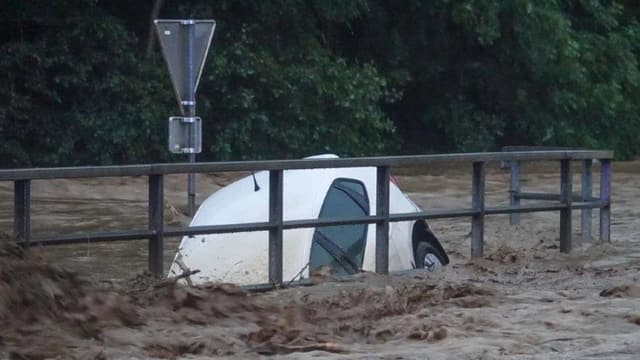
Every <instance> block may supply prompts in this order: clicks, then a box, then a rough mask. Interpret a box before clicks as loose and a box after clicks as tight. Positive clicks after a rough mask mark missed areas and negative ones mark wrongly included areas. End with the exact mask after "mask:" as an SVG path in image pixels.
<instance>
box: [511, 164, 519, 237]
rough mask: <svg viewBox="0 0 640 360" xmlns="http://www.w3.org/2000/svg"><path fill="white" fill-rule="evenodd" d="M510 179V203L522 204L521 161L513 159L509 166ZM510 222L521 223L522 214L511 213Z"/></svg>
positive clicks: (513, 223)
mask: <svg viewBox="0 0 640 360" xmlns="http://www.w3.org/2000/svg"><path fill="white" fill-rule="evenodd" d="M509 172H510V179H509V205H511V206H520V198H519V197H518V195H519V194H520V161H518V160H511V163H510V166H509ZM509 224H511V225H517V224H520V214H519V213H512V214H509Z"/></svg>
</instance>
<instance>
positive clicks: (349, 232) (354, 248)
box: [309, 178, 369, 275]
mask: <svg viewBox="0 0 640 360" xmlns="http://www.w3.org/2000/svg"><path fill="white" fill-rule="evenodd" d="M366 215H369V197H368V196H367V190H366V188H365V186H364V184H363V183H362V182H361V181H358V180H354V179H342V178H341V179H336V180H334V182H333V183H332V184H331V186H330V187H329V191H327V195H326V196H325V199H324V202H323V204H322V208H321V210H320V215H319V218H320V219H323V218H325V219H326V218H332V219H335V218H355V217H362V216H366ZM366 237H367V224H354V225H337V226H326V227H319V228H316V231H315V233H314V235H313V242H312V244H311V256H310V259H309V269H310V271H311V272H313V271H314V270H315V269H317V268H318V267H320V266H323V265H328V266H330V267H331V268H332V273H333V274H337V275H344V274H352V273H354V272H356V271H358V270H359V269H360V268H362V261H363V257H364V248H365V243H366Z"/></svg>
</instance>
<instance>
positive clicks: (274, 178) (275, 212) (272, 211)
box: [269, 170, 283, 285]
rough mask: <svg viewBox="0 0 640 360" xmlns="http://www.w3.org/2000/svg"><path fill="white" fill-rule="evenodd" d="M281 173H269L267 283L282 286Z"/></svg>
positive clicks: (276, 171)
mask: <svg viewBox="0 0 640 360" xmlns="http://www.w3.org/2000/svg"><path fill="white" fill-rule="evenodd" d="M282 178H283V172H282V170H271V171H269V223H270V224H271V226H272V228H271V229H270V230H269V283H271V284H275V285H282V232H283V229H282V218H283V215H282V210H283V209H282V208H283V206H282V200H283V179H282Z"/></svg>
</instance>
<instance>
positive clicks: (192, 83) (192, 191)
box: [183, 20, 196, 217]
mask: <svg viewBox="0 0 640 360" xmlns="http://www.w3.org/2000/svg"><path fill="white" fill-rule="evenodd" d="M183 24H184V26H186V27H187V30H188V31H187V41H186V44H187V49H186V50H187V51H186V53H187V76H188V81H187V84H189V85H188V88H187V94H186V98H185V101H183V108H184V111H185V116H186V117H187V118H193V117H195V116H196V94H195V89H196V73H195V59H194V57H193V47H194V44H193V43H194V41H195V37H196V33H195V31H196V24H195V21H193V20H186V21H185V22H184V23H183ZM188 126H189V131H188V133H187V144H188V145H187V148H189V149H192V151H195V140H196V139H194V132H193V129H194V127H195V123H193V122H191V123H189V125H188ZM188 160H189V162H190V163H195V162H196V154H195V152H193V153H190V154H189V155H188ZM187 193H188V195H187V211H188V213H189V217H193V215H194V214H195V212H196V206H195V203H196V174H194V173H189V174H187Z"/></svg>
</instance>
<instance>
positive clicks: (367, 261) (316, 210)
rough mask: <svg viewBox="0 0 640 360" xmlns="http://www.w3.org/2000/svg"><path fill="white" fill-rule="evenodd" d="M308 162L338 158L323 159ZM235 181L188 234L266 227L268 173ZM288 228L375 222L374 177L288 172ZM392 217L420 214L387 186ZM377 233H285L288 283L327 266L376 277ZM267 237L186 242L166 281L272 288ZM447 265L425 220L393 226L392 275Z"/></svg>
mask: <svg viewBox="0 0 640 360" xmlns="http://www.w3.org/2000/svg"><path fill="white" fill-rule="evenodd" d="M311 158H316V159H317V158H337V156H335V155H320V156H314V157H311ZM255 181H256V182H257V184H260V186H261V188H260V189H259V190H258V189H257V188H256V187H255V184H254V179H253V178H252V176H247V177H245V178H243V179H241V180H238V181H236V182H234V183H232V184H230V185H228V186H226V187H224V188H222V189H220V190H218V191H217V192H215V193H214V194H212V195H211V196H209V197H208V198H207V199H206V200H205V201H204V202H203V203H202V205H201V206H200V208H199V209H198V211H197V212H196V214H195V216H194V218H193V220H192V221H191V224H190V226H204V225H223V224H236V223H251V222H263V221H268V217H269V189H268V188H269V187H268V184H269V173H268V172H266V171H263V172H259V173H256V174H255ZM283 189H284V194H283V208H284V213H283V216H284V221H289V220H304V219H315V218H339V217H345V218H354V217H359V216H364V215H373V214H374V213H375V208H376V197H375V191H376V169H375V168H373V167H364V168H362V167H361V168H335V169H312V170H285V171H284V172H283ZM389 194H390V205H389V206H390V213H391V214H393V213H408V212H417V211H421V210H420V208H419V207H418V206H417V205H416V204H415V203H414V202H413V201H411V200H410V199H409V198H408V197H407V196H406V195H405V194H404V193H403V192H402V191H401V190H400V189H399V188H398V187H397V186H396V185H395V183H393V181H392V183H391V184H390V189H389ZM375 233H376V229H375V225H371V226H369V225H367V224H356V225H337V226H325V227H318V228H303V229H291V230H285V232H284V234H283V281H285V282H288V281H292V280H299V279H302V278H307V277H308V276H309V274H310V273H312V272H313V271H314V270H316V269H318V268H319V267H321V266H323V265H328V266H330V268H331V273H332V274H335V275H343V274H352V273H355V272H358V271H361V270H364V271H375V244H376V236H375ZM268 248H269V234H268V232H267V231H260V232H241V233H229V234H208V235H196V236H185V237H184V238H183V239H182V242H181V243H180V247H179V249H178V252H177V254H176V257H175V259H174V262H173V264H172V265H171V268H170V270H169V276H170V277H173V276H177V275H180V274H182V273H183V272H184V271H185V270H186V269H189V270H199V272H198V273H197V274H194V275H192V276H191V277H190V278H191V281H192V283H194V284H199V283H204V282H209V281H212V282H227V283H235V284H238V285H249V284H262V283H267V282H268V272H269V271H268ZM448 263H449V259H448V257H447V255H446V253H445V251H444V249H443V248H442V246H441V245H440V243H439V242H438V240H437V239H436V237H435V236H434V235H433V233H432V232H431V230H430V229H429V227H428V226H427V223H426V222H425V221H424V220H418V221H404V222H391V223H390V224H389V271H398V270H407V269H412V268H416V267H418V268H427V269H429V270H433V269H435V268H438V267H441V266H443V265H446V264H448Z"/></svg>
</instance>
